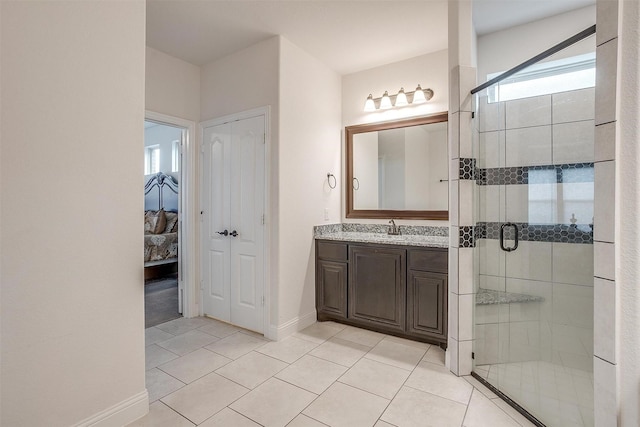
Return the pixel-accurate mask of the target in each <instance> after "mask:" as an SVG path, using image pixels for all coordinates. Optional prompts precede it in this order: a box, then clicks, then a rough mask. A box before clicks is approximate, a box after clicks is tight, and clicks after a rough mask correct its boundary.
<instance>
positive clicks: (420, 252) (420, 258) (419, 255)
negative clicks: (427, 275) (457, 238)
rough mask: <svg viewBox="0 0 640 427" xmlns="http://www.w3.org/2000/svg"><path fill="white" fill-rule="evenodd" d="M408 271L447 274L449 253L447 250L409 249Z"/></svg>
mask: <svg viewBox="0 0 640 427" xmlns="http://www.w3.org/2000/svg"><path fill="white" fill-rule="evenodd" d="M409 270H419V271H433V272H435V273H447V272H448V270H449V252H448V251H447V250H434V249H411V250H409Z"/></svg>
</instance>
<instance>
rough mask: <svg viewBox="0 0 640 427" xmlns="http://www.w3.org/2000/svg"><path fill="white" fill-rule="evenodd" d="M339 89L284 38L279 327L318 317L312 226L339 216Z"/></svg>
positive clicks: (318, 65) (325, 69) (325, 70)
mask: <svg viewBox="0 0 640 427" xmlns="http://www.w3.org/2000/svg"><path fill="white" fill-rule="evenodd" d="M340 90H341V81H340V76H339V75H338V74H337V73H335V72H334V71H332V70H331V69H329V68H328V67H327V66H326V65H324V64H323V63H321V62H320V61H318V60H317V59H316V58H314V57H312V56H311V55H309V54H308V53H306V52H305V51H303V50H302V49H300V48H299V47H297V46H295V45H294V44H292V43H291V42H289V41H288V40H287V39H285V38H280V140H279V159H280V160H279V188H280V194H279V210H280V213H279V215H280V217H279V224H280V225H279V230H280V233H279V251H280V253H279V260H280V262H279V271H280V278H279V279H280V280H279V288H278V295H279V313H278V318H277V322H278V323H277V324H278V327H279V331H281V332H284V331H286V330H287V329H285V327H286V326H287V325H288V324H289V323H290V322H295V321H296V319H299V320H300V322H299V323H300V325H298V326H304V323H305V322H314V321H315V259H314V258H315V255H314V240H313V231H312V227H313V226H314V225H318V224H322V223H325V222H339V220H340V216H341V212H340V195H341V192H340V185H342V180H341V173H340V169H341V160H340V133H341V126H340V118H341V114H340ZM327 172H331V173H333V174H334V175H335V176H336V179H337V181H338V187H337V188H335V189H333V190H332V189H330V188H329V187H328V184H327ZM325 210H327V211H328V213H329V219H328V220H325V219H324V212H325ZM273 320H275V319H273Z"/></svg>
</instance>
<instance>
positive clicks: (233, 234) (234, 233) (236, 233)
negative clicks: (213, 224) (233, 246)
mask: <svg viewBox="0 0 640 427" xmlns="http://www.w3.org/2000/svg"><path fill="white" fill-rule="evenodd" d="M229 234H230V235H232V236H233V237H236V236H237V235H238V232H237V231H236V230H233V231H232V232H231V233H229Z"/></svg>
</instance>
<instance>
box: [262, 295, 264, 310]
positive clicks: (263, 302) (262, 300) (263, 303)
mask: <svg viewBox="0 0 640 427" xmlns="http://www.w3.org/2000/svg"><path fill="white" fill-rule="evenodd" d="M262 306H263V307H264V295H262Z"/></svg>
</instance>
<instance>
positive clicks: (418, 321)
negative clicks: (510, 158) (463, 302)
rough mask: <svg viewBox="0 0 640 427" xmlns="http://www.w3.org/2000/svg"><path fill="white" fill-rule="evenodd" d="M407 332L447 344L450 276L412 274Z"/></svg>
mask: <svg viewBox="0 0 640 427" xmlns="http://www.w3.org/2000/svg"><path fill="white" fill-rule="evenodd" d="M408 280H409V283H408V286H407V332H408V333H410V334H416V335H422V336H426V337H431V338H438V339H441V340H443V342H446V340H447V315H446V312H447V310H446V307H447V275H446V274H442V273H431V272H426V271H416V270H409V278H408Z"/></svg>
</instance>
